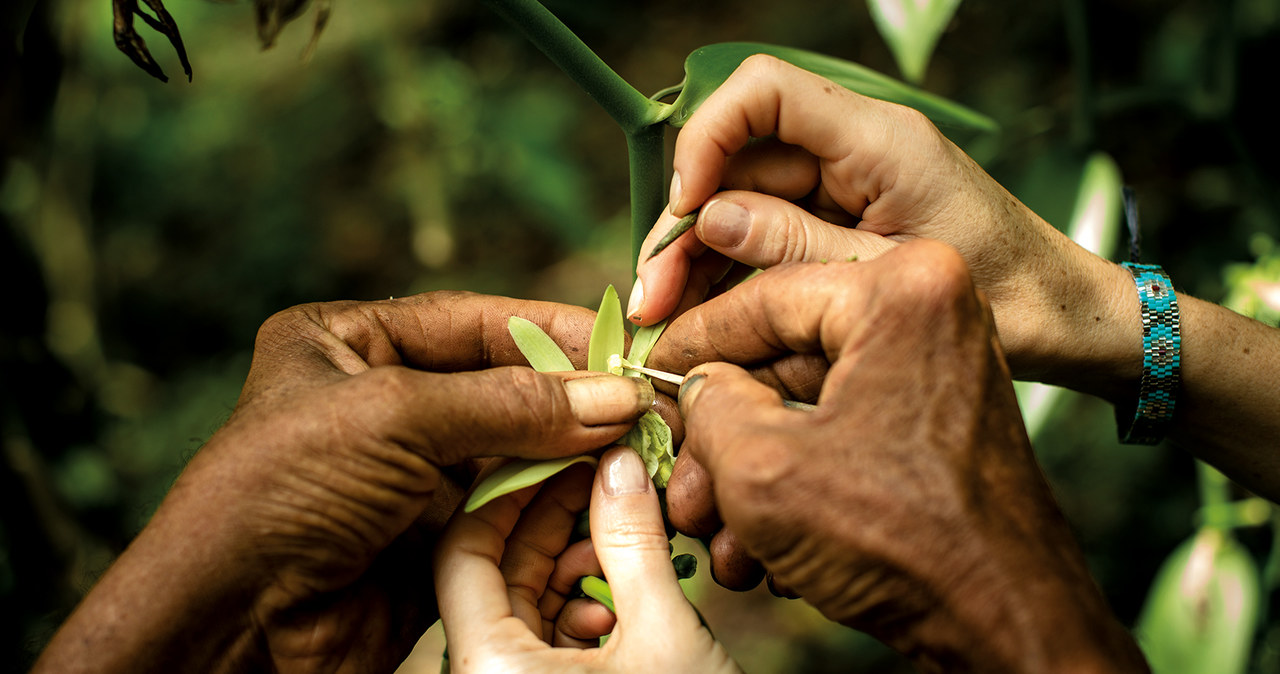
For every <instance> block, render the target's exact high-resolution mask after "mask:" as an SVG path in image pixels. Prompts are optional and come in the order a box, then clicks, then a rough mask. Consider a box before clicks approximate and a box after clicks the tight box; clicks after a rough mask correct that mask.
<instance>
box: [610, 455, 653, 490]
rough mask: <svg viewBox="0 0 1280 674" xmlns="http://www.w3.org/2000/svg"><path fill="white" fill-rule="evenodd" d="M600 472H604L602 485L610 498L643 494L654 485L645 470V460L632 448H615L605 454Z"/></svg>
mask: <svg viewBox="0 0 1280 674" xmlns="http://www.w3.org/2000/svg"><path fill="white" fill-rule="evenodd" d="M600 470H603V471H604V478H603V480H602V484H603V487H604V493H605V494H606V495H608V496H621V495H623V494H643V493H645V492H647V491H649V485H651V484H653V483H652V482H651V481H650V480H649V472H648V471H646V470H645V469H644V460H643V459H641V458H640V455H639V454H636V450H634V449H631V448H630V447H615V448H613V449H611V450H609V451H608V452H605V455H604V457H603V458H602V459H601V460H600Z"/></svg>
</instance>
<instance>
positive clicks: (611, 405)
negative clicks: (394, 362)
mask: <svg viewBox="0 0 1280 674" xmlns="http://www.w3.org/2000/svg"><path fill="white" fill-rule="evenodd" d="M346 383H349V384H350V385H351V387H350V389H349V391H348V393H349V397H348V402H349V404H347V405H346V409H345V410H340V411H339V413H341V414H346V415H348V417H349V419H348V422H349V423H348V424H347V425H348V426H349V427H356V428H358V429H360V430H362V431H364V432H366V433H369V434H372V435H374V436H376V439H380V440H386V441H391V442H393V443H396V444H399V445H401V446H404V447H406V448H407V449H410V450H412V451H414V452H416V453H418V454H420V455H422V456H423V457H424V458H426V459H427V460H428V461H431V462H432V463H433V464H435V465H440V466H444V465H452V464H455V463H459V462H461V461H463V460H464V459H467V458H471V457H480V456H514V457H523V458H548V457H554V456H568V455H572V454H581V453H583V452H586V451H590V450H592V449H596V448H598V447H602V446H605V445H608V444H610V443H612V442H613V441H615V440H617V439H618V438H620V437H622V435H623V434H624V433H625V432H626V431H627V429H628V428H630V427H631V424H632V423H633V422H634V421H635V420H636V419H638V418H639V417H640V416H641V415H643V414H644V413H645V412H647V411H648V410H649V409H650V408H652V406H653V404H654V401H655V395H654V391H653V385H652V384H650V383H649V382H647V381H645V380H644V379H641V378H637V377H617V376H614V375H607V374H599V375H597V374H587V373H553V374H546V373H540V372H535V371H534V370H532V369H530V368H527V367H503V368H493V369H489V370H481V371H478V372H461V373H452V374H440V373H432V372H422V371H418V370H413V369H409V368H403V367H377V368H373V369H371V370H368V371H366V372H363V373H361V374H358V375H355V376H353V377H351V378H350V380H348V382H346ZM341 404H342V403H337V405H341Z"/></svg>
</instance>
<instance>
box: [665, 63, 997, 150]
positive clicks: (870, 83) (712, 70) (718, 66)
mask: <svg viewBox="0 0 1280 674" xmlns="http://www.w3.org/2000/svg"><path fill="white" fill-rule="evenodd" d="M753 54H771V55H773V56H776V57H778V58H780V59H782V60H783V61H786V62H788V63H791V64H793V65H796V66H799V67H801V68H804V69H805V70H808V71H810V72H813V73H816V74H818V75H821V76H823V77H825V78H827V79H829V80H831V81H832V82H835V83H836V84H839V85H840V86H843V87H845V88H847V89H851V90H853V91H856V92H858V93H860V94H862V95H864V96H870V97H871V98H878V99H880V100H884V101H890V102H892V103H900V104H902V105H907V106H910V107H913V108H915V109H916V110H919V111H920V112H922V113H924V114H925V115H926V116H928V117H929V119H931V120H933V123H934V124H937V125H938V126H951V127H957V128H960V129H967V130H976V131H995V130H996V129H997V128H999V127H998V126H997V124H996V123H995V120H993V119H991V118H990V117H987V116H986V115H983V114H981V113H979V112H976V111H974V110H970V109H969V108H966V107H964V106H963V105H960V104H959V103H955V102H952V101H950V100H947V99H945V98H942V97H941V96H935V95H934V94H930V93H928V92H925V91H922V90H920V89H917V88H915V87H913V86H911V85H908V84H904V83H903V82H900V81H898V80H895V79H893V78H892V77H889V76H888V75H884V74H881V73H878V72H876V71H874V70H872V69H870V68H867V67H866V66H861V65H858V64H856V63H851V62H849V61H844V60H841V59H838V58H834V57H831V56H826V55H823V54H818V53H815V52H811V51H805V50H803V49H792V48H790V47H780V46H778V45H771V44H761V43H756V42H722V43H719V44H713V45H708V46H706V47H700V48H698V49H696V50H694V52H693V53H692V54H689V57H688V58H687V59H685V62H684V70H685V81H684V88H683V89H681V91H680V96H679V97H678V98H676V100H675V102H674V103H672V104H671V116H670V118H669V119H668V120H667V123H668V124H671V125H672V126H677V127H678V126H683V125H684V124H685V122H687V121H689V117H690V116H692V115H693V113H694V111H695V110H697V109H698V106H700V105H702V102H703V101H705V100H707V97H708V96H710V95H711V92H713V91H715V90H716V89H717V88H719V86H720V85H721V84H723V83H724V81H725V80H726V79H728V77H729V75H730V74H731V73H733V71H734V69H736V68H737V67H738V65H739V64H741V63H742V61H743V60H744V59H746V58H747V57H748V56H751V55H753Z"/></svg>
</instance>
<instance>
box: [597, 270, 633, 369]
mask: <svg viewBox="0 0 1280 674" xmlns="http://www.w3.org/2000/svg"><path fill="white" fill-rule="evenodd" d="M626 343H627V330H626V328H625V327H623V323H622V305H621V304H620V303H619V302H618V291H616V290H614V289H613V286H612V285H610V286H609V287H608V288H605V289H604V297H603V298H601V300H600V310H599V311H597V312H596V322H595V325H594V326H592V328H591V341H590V344H589V346H588V348H587V369H588V370H591V371H592V372H608V371H609V356H612V355H618V356H621V355H622V351H623V349H624V348H625V346H626Z"/></svg>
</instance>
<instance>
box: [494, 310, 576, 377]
mask: <svg viewBox="0 0 1280 674" xmlns="http://www.w3.org/2000/svg"><path fill="white" fill-rule="evenodd" d="M507 331H508V332H510V333H511V338H512V339H514V340H515V342H516V348H518V349H520V353H522V354H524V357H525V360H527V361H529V366H530V367H532V368H533V369H535V370H537V371H538V372H570V371H572V370H573V363H571V362H570V361H569V357H568V356H566V355H564V351H561V350H560V347H559V346H557V345H556V343H555V340H553V339H551V337H550V336H549V335H547V333H545V332H543V331H542V328H540V327H538V326H537V325H535V324H534V323H532V322H531V321H528V320H526V319H523V318H520V317H519V316H512V317H511V318H508V319H507Z"/></svg>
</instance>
